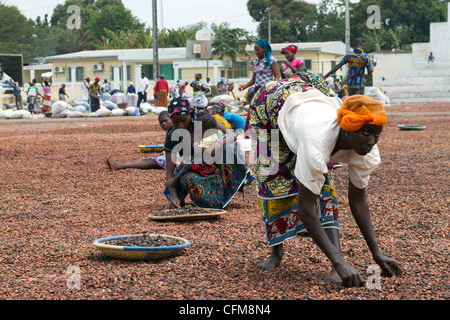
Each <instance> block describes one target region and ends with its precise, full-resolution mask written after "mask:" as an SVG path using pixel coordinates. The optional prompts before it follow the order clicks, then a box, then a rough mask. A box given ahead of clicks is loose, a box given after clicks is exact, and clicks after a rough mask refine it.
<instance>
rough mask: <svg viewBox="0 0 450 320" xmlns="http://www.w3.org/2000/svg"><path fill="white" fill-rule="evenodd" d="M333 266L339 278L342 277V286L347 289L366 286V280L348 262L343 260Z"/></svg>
mask: <svg viewBox="0 0 450 320" xmlns="http://www.w3.org/2000/svg"><path fill="white" fill-rule="evenodd" d="M333 266H334V269H335V270H336V272H337V274H338V275H339V277H341V279H342V284H343V285H344V286H345V287H362V286H363V285H364V283H365V280H364V278H363V277H362V276H361V274H360V273H359V271H358V270H356V269H355V268H353V267H352V266H351V265H350V264H349V263H348V262H346V261H344V260H342V261H340V262H339V263H335V264H333Z"/></svg>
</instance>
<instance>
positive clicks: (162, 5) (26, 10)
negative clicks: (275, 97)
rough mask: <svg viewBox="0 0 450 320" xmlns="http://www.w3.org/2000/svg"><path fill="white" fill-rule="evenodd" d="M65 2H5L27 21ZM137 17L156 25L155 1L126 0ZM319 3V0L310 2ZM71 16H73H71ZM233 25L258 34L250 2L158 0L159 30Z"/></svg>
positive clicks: (310, 0) (47, 0) (51, 11)
mask: <svg viewBox="0 0 450 320" xmlns="http://www.w3.org/2000/svg"><path fill="white" fill-rule="evenodd" d="M64 2H65V1H64V0H45V1H36V0H3V3H4V4H6V5H15V6H17V7H18V8H19V10H20V11H21V12H22V14H23V15H25V16H26V17H27V18H31V19H33V20H35V19H36V18H37V17H38V16H41V17H42V18H43V17H44V15H45V14H46V13H47V14H48V15H49V16H51V15H52V13H53V9H54V8H55V6H56V5H57V4H60V3H61V4H62V3H64ZM122 2H123V3H124V5H125V7H127V8H128V9H130V10H131V11H132V13H133V15H134V16H136V17H137V18H138V19H140V20H141V21H142V22H145V23H146V24H147V25H148V26H151V25H152V0H122ZM307 2H310V3H317V2H319V0H307ZM68 16H69V15H68ZM201 21H204V22H206V23H208V24H211V23H212V22H215V23H222V22H229V24H230V26H231V27H232V28H243V29H246V30H248V31H250V32H254V34H255V35H256V29H257V23H255V22H253V19H252V17H250V15H249V14H248V11H247V0H189V1H186V0H158V27H159V28H162V27H164V28H167V29H176V28H179V27H184V26H187V25H192V24H195V23H197V22H201Z"/></svg>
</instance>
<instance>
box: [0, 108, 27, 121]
mask: <svg viewBox="0 0 450 320" xmlns="http://www.w3.org/2000/svg"><path fill="white" fill-rule="evenodd" d="M31 118H32V115H31V112H30V111H28V110H16V109H8V110H2V109H0V119H31Z"/></svg>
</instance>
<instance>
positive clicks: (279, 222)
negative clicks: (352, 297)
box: [250, 85, 402, 286]
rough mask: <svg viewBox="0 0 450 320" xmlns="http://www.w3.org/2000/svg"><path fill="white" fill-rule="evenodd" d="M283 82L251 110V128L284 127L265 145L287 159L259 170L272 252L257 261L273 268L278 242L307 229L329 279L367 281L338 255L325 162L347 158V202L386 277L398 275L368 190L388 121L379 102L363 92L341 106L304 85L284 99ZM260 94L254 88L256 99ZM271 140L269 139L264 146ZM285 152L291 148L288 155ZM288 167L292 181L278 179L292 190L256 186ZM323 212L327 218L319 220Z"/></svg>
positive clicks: (329, 172) (276, 262)
mask: <svg viewBox="0 0 450 320" xmlns="http://www.w3.org/2000/svg"><path fill="white" fill-rule="evenodd" d="M285 87H286V86H281V87H280V88H279V89H277V90H269V91H267V98H266V100H265V101H266V103H262V104H260V105H256V106H255V108H253V109H251V112H252V114H251V119H252V120H251V122H250V124H251V126H252V128H256V129H257V128H258V127H261V128H264V129H266V131H274V130H273V129H279V130H280V132H281V135H280V137H279V139H280V142H279V143H277V144H276V146H278V147H279V148H278V150H267V154H279V155H280V157H281V159H292V161H291V162H289V163H288V164H286V162H283V163H280V164H279V165H280V168H281V166H282V165H284V167H285V169H284V171H283V172H281V173H280V174H279V175H278V176H276V177H275V176H270V175H269V176H268V177H266V176H264V175H260V171H258V170H257V175H258V181H261V182H260V189H259V191H258V205H259V207H260V210H261V214H262V216H263V221H264V224H265V229H266V230H265V231H266V236H267V238H268V242H269V246H270V247H271V250H272V252H271V254H270V256H269V258H267V260H265V261H264V262H262V263H261V264H259V265H258V266H257V268H258V269H259V270H263V271H270V270H273V269H274V268H276V267H277V266H278V265H279V264H280V263H281V259H282V257H283V242H284V241H285V240H287V239H288V238H290V237H293V236H295V235H308V236H310V237H312V238H313V240H314V241H315V243H316V244H317V245H318V246H319V247H320V249H321V250H322V251H323V252H324V253H325V255H326V256H327V257H328V259H329V260H330V261H331V263H332V272H331V274H330V276H329V277H328V279H329V280H331V281H333V282H342V283H343V284H344V285H345V286H361V285H363V284H364V279H363V278H362V276H361V274H360V273H359V272H358V271H357V270H356V269H355V268H353V267H352V266H351V265H350V264H348V263H347V262H346V261H345V260H344V259H343V257H342V255H341V249H340V242H339V224H338V220H337V219H338V208H337V201H336V190H335V186H334V183H333V172H332V170H330V168H329V167H328V165H327V164H329V163H330V162H334V163H338V162H341V163H345V164H347V165H348V176H349V187H348V200H349V205H350V209H351V212H352V214H353V217H354V219H355V221H356V223H357V225H358V226H359V228H360V230H361V232H362V234H363V236H364V239H365V240H366V242H367V244H368V247H369V249H370V251H371V253H372V257H373V258H374V260H375V262H376V263H377V264H378V265H379V266H380V267H381V269H382V270H383V271H384V272H385V273H386V274H387V275H388V276H393V275H394V274H397V275H401V273H402V269H401V268H400V266H399V264H398V263H397V261H396V260H394V259H391V258H389V257H386V256H385V255H383V254H382V253H381V250H380V249H379V247H378V243H377V240H376V237H375V234H374V231H373V226H372V222H371V217H370V211H369V206H368V203H367V200H366V196H365V188H366V187H367V185H368V182H369V176H370V174H371V173H372V172H373V170H374V169H375V168H376V167H377V166H378V165H379V164H380V162H381V160H380V155H379V152H378V148H377V146H376V144H377V142H378V139H379V136H380V134H381V132H382V130H383V127H384V125H385V124H386V114H385V110H384V108H383V106H382V104H381V103H380V101H378V100H374V99H372V98H370V97H367V96H362V95H354V96H352V97H349V98H348V99H346V100H345V102H344V103H343V104H342V106H339V104H338V103H337V102H336V100H335V99H333V98H330V97H327V96H325V95H324V94H323V93H321V92H320V91H319V90H317V89H311V88H310V87H309V86H307V85H305V86H303V87H302V86H300V88H301V89H296V90H294V91H293V92H292V93H289V92H287V95H288V98H287V99H286V100H285V101H284V103H280V102H279V101H280V99H279V98H278V97H279V96H282V93H283V90H287V89H285ZM293 89H294V88H292V90H293ZM258 98H259V96H258V95H257V96H256V97H255V99H258ZM258 101H259V100H258ZM258 119H259V120H258ZM255 120H258V121H259V122H255ZM269 129H272V130H269ZM273 147H274V145H273V144H272V145H270V146H268V149H271V148H273ZM289 153H291V154H292V155H287V154H289ZM258 161H261V163H260V162H258ZM279 161H280V162H281V160H279ZM272 162H273V159H272ZM268 163H269V162H268V160H266V161H265V162H264V159H261V160H259V158H258V160H257V164H258V165H259V166H258V167H264V164H267V165H268ZM268 166H269V167H270V168H272V167H273V166H274V165H273V163H272V164H271V165H268ZM294 167H295V168H294ZM279 172H280V171H279ZM290 174H291V175H292V176H295V178H296V179H292V182H290V183H291V184H290V185H289V186H286V183H288V182H289V181H288V180H283V181H285V182H286V183H283V184H282V186H283V187H284V188H286V190H288V191H291V190H294V191H295V192H287V193H283V194H280V192H278V193H275V191H277V190H275V189H274V188H273V187H271V185H268V186H267V189H270V192H271V193H270V194H269V193H268V192H266V193H267V194H266V193H264V191H265V189H261V185H262V186H264V181H269V180H270V182H271V183H272V182H274V181H278V180H280V179H281V180H282V179H283V177H285V176H286V177H289V176H291V175H290ZM330 181H331V183H330ZM272 184H273V183H272ZM327 212H329V213H327ZM324 217H325V218H326V219H329V221H325V223H324V221H322V220H323V218H324ZM319 218H320V220H319Z"/></svg>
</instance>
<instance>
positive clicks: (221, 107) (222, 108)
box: [208, 100, 227, 113]
mask: <svg viewBox="0 0 450 320" xmlns="http://www.w3.org/2000/svg"><path fill="white" fill-rule="evenodd" d="M226 107H227V102H226V101H224V100H220V101H219V102H217V103H214V104H213V105H212V106H210V107H208V109H209V108H215V109H217V110H219V113H223V112H225V108H226Z"/></svg>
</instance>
